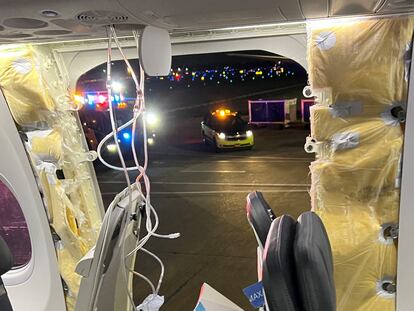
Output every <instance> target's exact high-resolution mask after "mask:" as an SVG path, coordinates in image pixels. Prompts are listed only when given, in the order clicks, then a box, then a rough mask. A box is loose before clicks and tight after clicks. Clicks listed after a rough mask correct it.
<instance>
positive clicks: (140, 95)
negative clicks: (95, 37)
mask: <svg viewBox="0 0 414 311" xmlns="http://www.w3.org/2000/svg"><path fill="white" fill-rule="evenodd" d="M133 34H134V38H135V40H136V43H137V47H138V35H137V33H136V32H133ZM112 39H114V42H115V44H116V46H117V48H118V50H119V52H120V54H121V55H122V57H123V59H124V61H125V63H126V65H127V67H128V69H129V71H130V72H131V75H132V79H133V81H134V83H135V86H136V92H137V97H136V100H135V105H134V115H133V118H132V119H131V120H130V121H128V122H127V123H125V124H123V125H122V126H120V127H118V128H117V126H116V120H115V116H114V111H113V105H112V97H111V93H112V86H111V62H112ZM144 81H145V73H144V70H143V69H142V67H141V65H140V80H139V82H138V79H137V77H136V74H135V72H134V70H133V68H132V66H131V64H130V63H129V61H128V59H127V58H126V56H125V54H124V52H123V50H122V47H121V45H120V44H119V41H118V38H117V35H116V32H115V29H114V27H113V26H110V27H109V31H108V60H107V91H108V101H109V113H110V120H111V126H112V133H109V134H108V135H106V136H105V137H104V139H103V140H102V141H101V142H100V143H99V145H98V148H97V153H98V157H99V160H100V161H101V162H102V163H103V164H104V165H105V166H107V167H109V168H111V169H114V170H118V171H123V172H124V175H125V179H126V182H127V185H128V187H127V189H128V197H129V212H130V213H132V212H134V211H132V208H133V206H132V188H131V182H130V179H129V175H128V171H134V170H137V171H139V175H138V177H137V178H136V181H135V183H134V185H135V186H136V189H137V190H138V191H139V195H140V196H141V197H142V199H143V201H144V202H145V209H146V215H147V218H146V230H147V234H146V235H145V236H144V237H143V238H141V239H140V240H139V241H138V243H137V246H136V247H135V248H134V250H133V251H131V252H129V253H128V254H127V255H125V242H126V231H127V230H126V227H125V230H123V233H122V235H121V254H122V256H124V260H123V261H124V262H123V264H122V269H123V272H124V273H123V275H124V278H125V284H126V286H127V293H128V297H129V299H130V302H131V304H132V306H133V307H134V310H135V309H136V306H135V303H134V300H133V296H132V294H131V292H130V291H129V288H128V271H129V272H131V273H133V274H134V275H136V276H138V277H140V278H142V279H143V280H144V281H145V282H147V283H148V284H149V285H150V287H151V289H152V292H153V297H155V296H156V295H158V292H159V290H160V287H161V284H162V281H163V277H164V271H165V268H164V264H163V262H162V260H161V259H160V258H159V257H157V256H156V255H155V254H153V253H151V252H150V251H148V250H146V249H144V248H143V246H144V245H145V244H146V243H147V242H148V240H149V239H150V238H151V237H152V236H154V237H158V238H168V239H175V238H178V237H179V236H180V234H179V233H173V234H168V235H162V234H158V233H156V232H155V231H156V230H157V228H158V225H159V217H158V214H157V212H156V210H155V209H154V207H153V206H152V205H151V198H150V186H151V185H150V180H149V178H148V176H147V174H146V169H147V167H148V145H147V128H146V119H145V100H144ZM140 116H142V127H143V138H144V142H143V143H144V165H143V166H141V165H140V164H139V161H138V156H137V154H136V148H135V133H136V122H137V120H138V119H139V117H140ZM131 125H132V140H131V148H132V153H133V157H134V163H135V166H132V167H127V166H126V164H125V160H124V157H123V154H122V150H121V148H120V144H119V141H118V135H117V134H118V132H119V131H121V130H123V129H125V128H126V127H128V126H131ZM111 137H112V138H113V139H114V141H115V145H116V147H117V151H118V157H119V159H120V162H121V167H119V166H115V165H112V164H110V163H108V162H107V161H105V160H104V159H103V157H102V155H101V151H102V147H103V145H104V144H105V143H106V142H107V141H108V140H109V139H111ZM141 179H143V181H144V185H145V192H146V195H145V196H144V194H143V192H142V191H141V187H140V180H141ZM151 214H152V215H153V216H154V219H155V222H154V223H152V220H151ZM139 250H142V251H143V252H146V253H147V254H149V255H150V256H152V257H153V258H154V259H156V260H157V261H158V262H159V264H160V266H161V273H160V277H159V280H158V285H157V287H156V288H155V286H154V285H153V283H152V282H151V281H150V280H149V279H148V278H147V277H146V276H144V275H142V274H140V273H138V272H136V271H134V270H131V269H130V268H129V267H127V265H126V260H127V258H128V257H129V256H131V255H133V254H134V253H136V252H137V251H139ZM127 269H128V271H127Z"/></svg>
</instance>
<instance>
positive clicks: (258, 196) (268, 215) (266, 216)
mask: <svg viewBox="0 0 414 311" xmlns="http://www.w3.org/2000/svg"><path fill="white" fill-rule="evenodd" d="M246 212H247V219H248V221H249V223H250V225H251V227H252V228H253V231H254V233H255V236H256V239H257V243H258V244H259V246H260V248H262V249H263V247H264V245H265V243H266V238H267V234H268V233H269V229H270V225H271V224H272V221H273V220H274V219H275V218H276V216H275V214H274V213H273V211H272V209H271V207H270V206H269V204H267V202H266V200H265V199H264V197H263V194H262V193H261V192H259V191H254V192H251V193H250V194H249V195H248V196H247V204H246Z"/></svg>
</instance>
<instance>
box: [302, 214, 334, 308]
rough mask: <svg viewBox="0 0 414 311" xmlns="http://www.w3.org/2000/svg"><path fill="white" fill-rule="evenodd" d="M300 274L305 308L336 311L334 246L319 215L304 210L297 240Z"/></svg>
mask: <svg viewBox="0 0 414 311" xmlns="http://www.w3.org/2000/svg"><path fill="white" fill-rule="evenodd" d="M294 256H295V264H296V275H297V278H298V285H299V291H300V296H301V301H302V303H303V306H304V310H305V311H321V310H323V311H335V310H336V294H335V283H334V277H333V258H332V251H331V245H330V243H329V238H328V235H327V233H326V230H325V227H324V225H323V223H322V221H321V219H320V218H319V216H318V215H317V214H315V213H313V212H306V213H303V214H302V215H301V216H300V217H299V219H298V222H297V225H296V237H295V242H294Z"/></svg>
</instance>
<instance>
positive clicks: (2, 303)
mask: <svg viewBox="0 0 414 311" xmlns="http://www.w3.org/2000/svg"><path fill="white" fill-rule="evenodd" d="M12 267H13V255H12V253H11V251H10V249H9V247H8V246H7V244H6V242H5V241H4V240H3V238H2V237H0V310H1V311H12V310H13V309H12V306H11V304H10V301H9V298H8V296H7V292H6V289H5V288H4V285H3V281H2V279H1V276H2V275H3V274H5V273H7V272H8V271H9V270H11V268H12Z"/></svg>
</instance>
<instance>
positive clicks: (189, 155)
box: [98, 119, 313, 311]
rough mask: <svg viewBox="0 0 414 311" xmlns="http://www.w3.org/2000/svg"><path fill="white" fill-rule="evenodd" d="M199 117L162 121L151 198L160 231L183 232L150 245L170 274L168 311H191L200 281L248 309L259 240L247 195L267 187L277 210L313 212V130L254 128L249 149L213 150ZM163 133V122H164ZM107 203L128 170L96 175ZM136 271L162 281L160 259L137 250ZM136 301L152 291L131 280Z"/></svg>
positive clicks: (153, 163)
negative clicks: (307, 148)
mask: <svg viewBox="0 0 414 311" xmlns="http://www.w3.org/2000/svg"><path fill="white" fill-rule="evenodd" d="M199 122H200V120H198V119H187V120H183V119H175V120H170V121H168V122H165V123H164V131H162V132H161V135H160V137H159V138H158V141H157V144H156V146H155V147H154V148H153V149H152V150H151V153H150V157H151V159H152V161H151V164H150V168H149V172H148V173H149V176H150V178H151V181H152V188H151V189H152V190H151V191H152V199H151V201H152V203H153V205H154V207H155V208H156V209H157V211H158V214H159V216H160V221H161V224H160V227H159V232H160V233H171V232H180V233H181V235H182V236H181V238H179V239H177V240H163V239H156V238H152V240H150V242H149V243H148V244H147V246H146V248H147V249H149V250H151V251H153V252H155V253H156V254H157V255H158V256H160V257H161V258H162V260H163V261H164V263H165V267H166V275H165V280H164V283H163V286H162V288H161V294H163V295H165V298H166V303H165V305H164V307H163V308H162V309H163V310H168V311H186V310H193V308H194V307H195V304H196V301H197V299H198V295H199V290H200V287H201V285H202V283H203V282H207V283H208V284H210V285H211V286H212V287H214V288H216V289H217V290H219V291H220V292H222V293H223V294H224V295H225V296H227V297H228V298H229V299H231V300H232V301H234V302H235V303H236V304H238V305H239V306H240V307H241V308H243V309H245V310H253V309H252V308H251V307H250V305H249V302H248V300H247V299H246V298H245V297H244V296H243V293H242V289H243V288H245V287H247V286H248V285H251V284H253V283H254V282H256V280H257V272H256V245H257V244H256V240H255V237H254V234H253V232H252V230H251V229H250V227H249V224H248V223H247V220H246V212H245V202H246V195H247V194H248V193H249V192H250V191H253V190H260V191H263V192H264V196H265V198H266V199H267V200H268V202H269V204H270V205H271V206H272V208H273V210H274V212H275V213H276V214H277V215H280V214H285V213H287V214H290V215H292V216H294V217H297V216H298V215H299V214H300V213H301V212H303V211H306V210H309V209H310V198H309V194H308V190H309V183H310V178H309V169H308V166H309V163H310V161H312V160H313V157H312V156H311V155H308V154H306V153H305V152H304V150H303V145H304V142H305V137H306V136H307V135H308V130H306V129H305V128H303V127H295V128H290V129H278V128H263V129H256V130H255V131H254V132H255V140H256V146H255V148H254V149H253V150H251V151H237V152H223V153H219V154H216V153H214V152H212V151H211V150H209V148H208V147H206V146H204V145H203V144H202V143H201V141H200V129H199V126H200V124H199ZM167 124H168V130H166V128H165V127H167ZM98 179H99V181H100V187H101V191H102V194H103V198H104V201H105V204H106V205H108V204H109V202H110V201H111V200H112V198H113V196H114V194H115V193H116V192H117V191H119V190H121V189H123V188H124V187H125V184H124V183H123V173H119V172H112V171H101V172H99V173H98ZM136 267H137V270H138V271H139V272H140V273H143V274H145V275H147V276H148V277H150V278H151V279H152V280H153V282H154V283H156V282H157V279H158V274H159V266H158V264H157V263H156V262H155V261H154V260H153V259H151V258H150V257H148V256H147V255H145V254H139V256H138V258H137V264H136ZM134 293H135V297H136V302H137V303H138V302H140V301H142V299H143V298H144V297H145V296H147V295H148V294H149V289H148V287H147V286H146V284H144V283H143V282H142V281H141V280H139V279H136V280H135V283H134Z"/></svg>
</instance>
